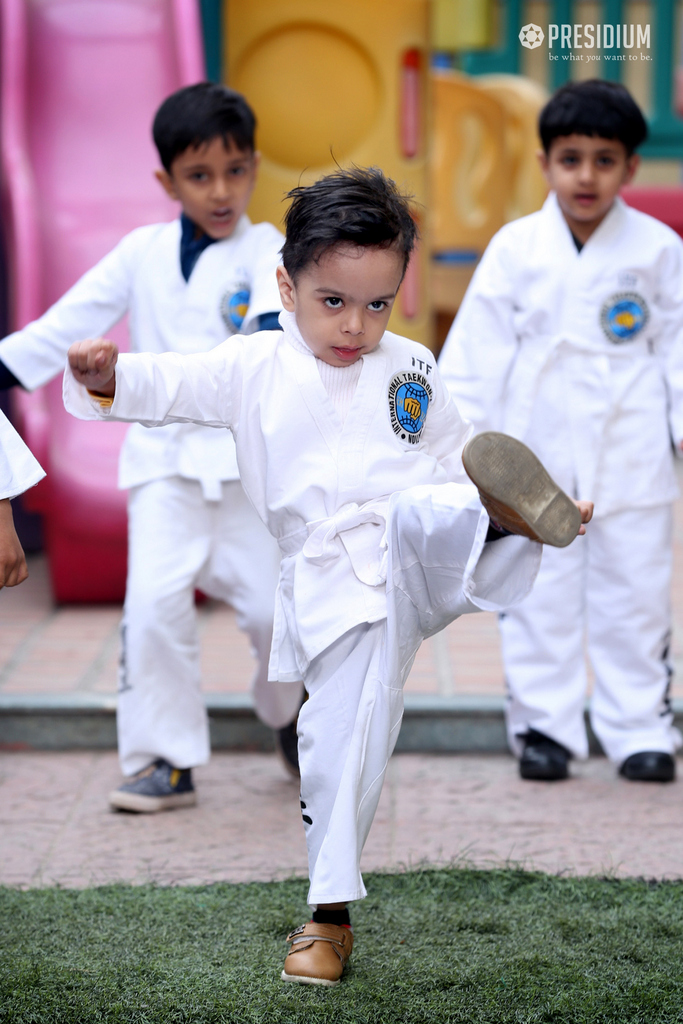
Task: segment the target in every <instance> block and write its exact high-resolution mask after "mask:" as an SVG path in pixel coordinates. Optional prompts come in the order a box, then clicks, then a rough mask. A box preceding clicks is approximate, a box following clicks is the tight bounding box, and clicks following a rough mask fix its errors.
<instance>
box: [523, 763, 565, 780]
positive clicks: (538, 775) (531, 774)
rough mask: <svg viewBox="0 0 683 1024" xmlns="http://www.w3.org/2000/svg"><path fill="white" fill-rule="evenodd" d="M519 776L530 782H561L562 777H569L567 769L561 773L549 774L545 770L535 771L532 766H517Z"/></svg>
mask: <svg viewBox="0 0 683 1024" xmlns="http://www.w3.org/2000/svg"><path fill="white" fill-rule="evenodd" d="M519 774H520V778H522V779H527V780H528V781H530V782H562V781H563V779H568V778H569V770H568V769H565V771H564V772H563V773H562V774H557V773H556V774H554V775H549V774H548V773H547V772H542V771H541V772H539V771H535V770H534V769H533V768H531V769H529V768H526V767H523V766H522V765H521V764H520V766H519Z"/></svg>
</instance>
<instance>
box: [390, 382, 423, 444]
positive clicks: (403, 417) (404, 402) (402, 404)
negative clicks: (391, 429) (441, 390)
mask: <svg viewBox="0 0 683 1024" xmlns="http://www.w3.org/2000/svg"><path fill="white" fill-rule="evenodd" d="M428 407H429V395H428V394H427V392H426V390H425V389H424V388H423V387H422V385H421V384H415V383H410V384H401V386H400V388H399V389H398V391H397V392H396V418H397V419H398V422H399V423H400V424H401V426H402V427H403V429H404V430H407V431H408V433H409V434H419V433H420V431H421V430H422V428H423V426H424V422H425V419H426V417H427V409H428Z"/></svg>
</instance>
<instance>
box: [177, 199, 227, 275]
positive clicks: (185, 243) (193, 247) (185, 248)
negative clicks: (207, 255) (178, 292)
mask: <svg viewBox="0 0 683 1024" xmlns="http://www.w3.org/2000/svg"><path fill="white" fill-rule="evenodd" d="M196 233H197V225H196V224H195V222H194V221H193V220H190V218H189V217H188V216H187V214H186V213H181V214H180V270H181V273H182V275H183V277H184V278H185V280H186V281H189V280H190V274H191V273H192V271H193V270H194V268H195V264H196V262H197V260H198V259H199V257H200V256H201V254H202V253H203V252H204V250H205V249H208V247H209V246H210V245H213V243H214V242H217V241H218V239H217V238H211V237H210V236H209V235H205V234H201V235H200V236H199V238H195V235H196Z"/></svg>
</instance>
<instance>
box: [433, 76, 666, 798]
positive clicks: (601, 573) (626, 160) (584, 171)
mask: <svg viewBox="0 0 683 1024" xmlns="http://www.w3.org/2000/svg"><path fill="white" fill-rule="evenodd" d="M646 133H647V128H646V125H645V121H644V120H643V116H642V114H641V112H640V110H639V109H638V107H637V106H636V104H635V103H634V101H633V99H632V98H631V96H630V95H629V94H628V92H627V91H626V89H624V88H623V86H620V85H615V84H612V83H610V82H600V81H588V82H581V83H578V82H577V83H572V84H571V85H567V86H565V87H563V88H562V89H560V90H559V91H558V92H557V93H556V94H555V95H554V96H553V97H552V99H551V100H550V102H549V103H548V104H547V106H546V107H545V108H544V110H543V111H542V112H541V117H540V134H541V139H542V142H543V153H542V155H541V165H542V167H543V170H544V172H545V175H546V178H547V180H548V184H549V185H550V188H551V192H550V195H549V196H548V199H547V201H546V203H545V205H544V207H543V209H542V210H540V211H539V212H538V213H534V214H532V215H531V216H529V217H523V218H522V219H521V220H518V221H514V222H513V223H511V224H508V225H507V226H506V227H504V228H503V229H502V230H501V231H500V232H499V233H498V234H497V235H496V237H495V238H494V239H493V241H492V242H491V244H490V245H489V247H488V249H487V250H486V252H485V253H484V256H483V258H482V261H481V263H480V265H479V267H478V269H477V272H476V273H475V275H474V278H473V279H472V283H471V285H470V287H469V289H468V292H467V295H466V296H465V300H464V302H463V305H462V308H461V310H460V312H459V313H458V316H457V318H456V320H455V323H454V325H453V327H452V329H451V333H450V335H449V338H448V341H447V343H446V346H445V348H444V351H443V354H442V356H441V359H440V360H439V368H440V370H441V373H442V375H443V377H444V380H445V382H446V383H447V385H448V387H449V388H450V390H451V393H452V394H453V396H454V398H455V400H456V402H457V403H458V406H459V407H460V408H461V409H462V411H463V414H464V415H465V416H467V417H468V418H469V419H470V420H471V421H472V422H473V424H474V426H475V429H476V430H484V431H486V430H504V431H506V432H508V433H510V434H512V435H514V436H515V437H517V438H519V439H520V440H523V441H526V442H527V444H529V445H530V446H531V448H532V449H533V450H534V452H535V453H536V454H537V455H538V456H539V457H540V458H541V459H542V460H543V462H544V464H545V465H546V466H547V467H548V468H549V470H550V472H551V473H552V475H553V477H554V478H555V479H556V480H557V481H558V482H559V483H560V484H561V486H562V487H563V488H564V489H565V490H566V491H567V492H568V493H570V494H574V495H582V494H591V495H593V496H594V497H595V516H596V518H595V521H594V523H593V525H592V527H591V531H590V537H589V538H588V540H587V542H586V543H585V544H582V545H575V546H574V547H572V548H571V549H569V550H567V551H548V552H547V553H546V555H545V556H544V558H543V565H542V566H541V570H540V573H539V577H538V580H537V581H536V584H535V585H534V589H533V591H532V593H531V594H530V596H529V597H528V598H527V599H526V600H525V601H524V602H522V603H521V604H518V605H517V606H516V607H515V608H512V609H510V610H508V611H506V612H505V614H504V615H502V616H501V619H500V630H501V637H502V644H503V660H504V664H505V675H506V680H507V685H508V689H509V702H508V731H509V738H510V743H511V746H512V748H513V750H514V751H515V753H516V754H517V755H518V757H520V771H521V775H522V778H525V779H547V780H552V779H560V778H565V777H566V775H567V773H568V766H567V762H568V760H569V758H571V757H586V756H587V754H588V741H587V737H586V730H585V726H584V702H585V694H586V682H587V680H586V667H585V659H584V637H585V638H586V639H587V651H588V656H589V657H590V660H591V663H592V666H593V670H594V673H595V687H594V690H593V696H592V699H591V722H592V726H593V729H594V731H595V733H596V735H597V736H598V738H599V740H600V742H601V743H602V746H603V748H604V750H605V752H606V754H607V755H608V756H609V757H610V758H611V760H612V761H613V762H614V763H615V764H616V765H618V766H619V771H620V772H621V774H622V775H623V776H625V777H626V778H627V779H631V780H643V781H659V782H666V781H669V780H671V779H673V778H674V757H673V754H674V752H675V750H676V748H677V747H678V746H679V745H680V742H681V739H680V735H679V732H678V730H677V729H676V728H674V726H673V713H672V709H671V704H670V702H669V699H668V691H669V682H670V678H671V673H672V669H671V663H670V659H669V648H670V642H671V608H670V589H671V561H672V525H673V523H672V502H673V499H674V498H675V497H676V495H677V493H678V490H677V486H676V479H675V476H674V471H673V459H672V445H671V438H673V440H674V442H675V445H676V447H677V448H679V449H680V447H681V439H682V438H683V244H682V243H681V240H680V239H679V238H678V236H677V235H675V234H674V232H673V231H671V230H670V229H669V228H667V227H665V225H664V224H661V223H660V222H659V221H656V220H653V219H652V218H651V217H647V216H645V215H644V214H642V213H639V212H637V211H636V210H633V209H630V208H629V207H628V206H626V205H625V204H624V203H623V202H622V201H621V200H620V199H619V197H618V192H619V189H620V188H621V187H622V185H625V184H627V183H628V182H629V181H630V180H631V178H632V177H633V174H634V173H635V170H636V167H637V164H638V157H637V156H635V155H634V152H635V150H636V148H637V147H638V145H639V144H640V143H641V142H642V141H643V140H644V139H645V136H646Z"/></svg>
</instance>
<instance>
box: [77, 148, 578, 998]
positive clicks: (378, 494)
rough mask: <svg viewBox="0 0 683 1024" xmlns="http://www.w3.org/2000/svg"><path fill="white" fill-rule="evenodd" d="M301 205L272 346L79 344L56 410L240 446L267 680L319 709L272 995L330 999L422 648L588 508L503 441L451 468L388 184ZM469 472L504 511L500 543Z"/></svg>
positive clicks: (445, 425) (516, 582)
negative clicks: (262, 530)
mask: <svg viewBox="0 0 683 1024" xmlns="http://www.w3.org/2000/svg"><path fill="white" fill-rule="evenodd" d="M291 196H292V198H293V202H292V205H291V207H290V210H289V212H288V215H287V218H286V229H287V241H286V243H285V245H284V247H283V250H282V257H283V264H284V265H283V266H282V267H279V268H278V272H277V273H278V280H279V285H280V294H281V297H282V303H283V306H284V308H285V312H284V313H282V314H281V318H280V319H281V323H282V325H283V333H276V332H271V333H264V334H262V335H260V336H259V338H258V339H257V340H258V343H257V344H255V343H252V342H250V341H247V340H246V339H241V338H236V339H233V340H232V341H231V342H230V343H229V344H225V345H222V346H220V347H219V348H217V349H214V350H213V351H212V352H210V353H206V354H202V355H196V356H179V355H175V354H173V355H165V356H154V355H148V354H143V355H139V356H125V355H124V356H121V357H120V359H119V360H118V363H117V361H116V360H117V352H116V349H115V347H114V346H113V345H112V343H111V342H108V341H106V340H103V339H97V340H95V341H86V342H82V343H81V344H80V345H74V346H73V347H72V349H71V350H70V352H69V362H70V366H71V371H68V370H67V374H66V375H65V383H64V387H65V392H64V393H65V402H66V405H67V408H68V409H69V410H70V411H71V412H73V413H74V414H75V415H79V416H82V417H84V418H101V417H103V418H106V417H108V416H111V417H114V418H117V419H123V420H139V421H141V422H145V423H147V424H150V425H151V424H155V423H162V422H163V423H169V422H181V423H183V422H201V423H210V424H211V425H213V426H214V427H221V426H223V427H228V428H229V429H230V430H231V431H232V432H233V434H234V436H235V439H236V443H237V457H238V461H239V465H240V471H241V475H242V481H243V484H244V487H245V490H246V492H247V494H248V495H249V498H250V499H251V501H252V502H253V504H254V506H255V507H256V509H257V511H258V512H259V515H260V516H261V518H262V519H263V520H264V522H265V523H266V524H267V526H268V528H269V530H270V531H271V533H272V534H273V535H274V536H275V537H277V539H278V542H279V544H280V549H281V551H282V565H281V573H280V585H279V588H278V602H277V606H276V613H275V630H274V641H273V649H272V653H271V660H270V677H271V679H279V680H283V681H287V680H291V679H298V678H302V677H303V679H304V681H305V685H306V689H307V691H308V695H309V699H308V701H307V702H306V703H305V704H304V705H303V708H302V710H301V713H300V715H299V727H298V728H299V760H300V766H301V810H302V817H303V820H304V824H305V827H306V842H307V846H308V858H309V871H310V878H311V885H310V890H309V896H308V900H309V903H310V904H311V905H312V906H313V907H314V914H313V920H312V921H310V922H309V923H307V924H306V925H303V926H302V927H301V928H299V929H296V930H295V931H294V932H292V933H291V934H290V935H289V937H288V941H289V942H291V944H292V945H291V950H290V953H289V954H288V956H287V959H286V961H285V969H284V972H283V974H282V977H283V979H284V980H286V981H294V982H303V983H305V984H319V985H336V984H337V983H338V982H339V979H340V977H341V974H342V971H343V968H344V964H345V963H346V961H347V959H348V956H349V954H350V952H351V947H352V944H353V935H352V932H351V929H350V919H349V914H348V910H347V909H346V904H347V903H348V902H349V901H352V900H357V899H361V898H362V897H363V896H364V895H365V888H364V885H363V880H362V877H361V873H360V866H359V865H360V856H361V851H362V849H363V845H364V843H365V840H366V838H367V834H368V831H369V829H370V825H371V823H372V819H373V817H374V814H375V810H376V807H377V802H378V800H379V795H380V791H381V788H382V782H383V779H384V773H385V771H386V767H387V762H388V759H389V756H390V755H391V752H392V750H393V747H394V744H395V742H396V738H397V735H398V730H399V727H400V724H401V716H402V712H403V690H402V687H403V684H404V682H405V679H406V677H407V675H408V672H409V671H410V667H411V665H412V662H413V659H414V657H415V654H416V652H417V650H418V648H419V646H420V643H421V641H422V639H423V638H424V637H425V636H428V635H430V634H432V633H434V632H436V631H438V630H439V629H442V628H443V627H444V626H445V625H446V624H447V623H448V622H450V621H451V620H452V619H453V618H455V617H456V616H458V615H460V614H463V613H465V612H470V611H476V610H477V609H479V608H498V607H501V606H507V605H508V604H510V603H513V602H514V601H516V600H518V599H520V598H521V597H522V596H524V595H525V594H526V593H527V592H528V590H529V588H530V587H531V585H532V583H533V579H534V576H535V574H536V571H537V568H538V563H539V560H540V550H541V549H540V545H539V544H534V543H530V542H529V541H527V540H524V539H523V538H522V537H519V536H514V537H513V536H505V533H506V532H507V531H511V532H512V531H514V532H525V533H526V534H527V535H529V536H531V537H534V538H535V539H536V540H538V539H541V538H545V539H547V540H549V541H550V542H552V543H565V544H566V543H568V542H569V541H570V540H571V539H573V537H574V536H575V535H576V534H577V532H584V529H583V527H582V526H581V521H582V519H583V521H584V522H586V521H587V520H588V519H589V518H590V505H589V504H586V505H585V506H583V507H582V508H581V509H580V510H577V508H576V507H575V505H574V504H573V503H572V502H571V501H570V500H569V499H568V498H567V497H566V496H565V495H563V494H562V493H561V492H560V491H559V489H558V488H557V487H556V486H555V485H554V484H553V482H552V481H551V480H550V479H549V477H547V474H545V471H544V470H543V467H542V466H540V464H539V463H538V462H537V460H536V459H535V458H534V457H533V456H532V455H531V453H530V452H528V450H527V449H525V448H524V446H523V445H520V444H519V443H518V442H515V441H512V439H509V438H502V437H501V436H500V435H490V436H489V437H487V438H483V439H477V443H476V444H475V446H474V447H473V446H472V445H471V444H470V445H468V446H467V449H466V451H465V454H464V455H463V445H464V444H465V442H466V441H467V439H468V437H469V435H470V432H471V430H470V428H469V426H468V425H467V424H466V423H464V422H463V421H462V419H461V418H460V415H459V413H458V410H457V409H456V407H455V405H454V404H453V402H452V401H451V400H450V399H449V397H448V395H447V393H446V391H445V389H444V388H443V386H442V383H441V380H440V378H439V374H438V372H437V370H436V366H435V365H434V358H433V356H432V353H431V352H429V351H428V350H427V349H425V348H423V347H422V346H421V345H418V344H416V343H415V342H412V341H409V340H408V339H406V338H401V337H398V336H397V335H394V334H391V333H390V332H388V331H387V330H386V327H387V322H388V320H389V316H390V313H391V309H392V306H393V304H394V301H395V298H396V293H397V291H398V288H399V285H400V283H401V280H402V278H403V275H404V273H405V269H406V266H407V264H408V260H409V258H410V254H411V251H412V249H413V245H414V241H415V226H414V223H413V221H412V218H411V216H410V210H409V206H408V202H407V200H406V198H405V197H403V196H402V195H401V194H400V193H399V192H398V190H397V189H396V187H395V185H394V184H393V182H391V181H388V180H387V179H386V178H385V177H384V176H383V175H382V174H381V172H380V171H377V170H374V169H370V170H362V169H359V168H355V169H353V170H350V171H339V172H338V173H336V174H332V175H329V176H327V177H325V178H322V179H321V180H320V181H318V182H316V183H315V184H314V185H311V186H310V187H308V188H299V189H295V190H294V191H293V193H291ZM255 340H256V339H255ZM77 381H78V382H79V383H76V382H77ZM463 458H464V459H466V460H467V462H466V464H467V466H468V472H469V473H470V474H471V476H472V477H473V478H474V479H476V480H478V481H479V482H480V483H482V486H483V489H484V490H485V491H486V492H487V496H486V501H488V502H492V501H495V502H496V517H495V518H496V523H495V524H492V523H491V521H490V520H489V517H488V515H487V514H486V513H485V511H484V510H483V508H482V504H481V502H480V500H479V497H478V496H477V492H476V490H475V488H473V487H472V486H471V485H469V484H468V483H466V482H465V481H466V478H465V476H464V473H463V461H462V460H463ZM488 474H491V477H490V480H487V475H488ZM541 495H542V500H539V498H540V496H541ZM487 540H488V543H487ZM494 540H495V541H496V543H493V541H494Z"/></svg>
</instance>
